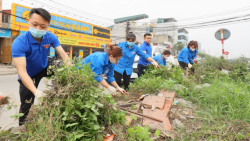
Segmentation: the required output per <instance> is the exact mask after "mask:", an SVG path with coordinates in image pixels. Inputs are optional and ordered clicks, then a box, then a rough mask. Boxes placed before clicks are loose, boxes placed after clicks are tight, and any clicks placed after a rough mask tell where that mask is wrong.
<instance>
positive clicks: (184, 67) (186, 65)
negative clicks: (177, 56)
mask: <svg viewBox="0 0 250 141" xmlns="http://www.w3.org/2000/svg"><path fill="white" fill-rule="evenodd" d="M191 64H192V63H191ZM179 65H180V66H181V67H182V68H183V69H184V70H185V69H186V68H187V67H188V64H186V63H184V62H182V61H179ZM192 65H193V64H192ZM191 72H192V73H194V69H193V68H191Z"/></svg>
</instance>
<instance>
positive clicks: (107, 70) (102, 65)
mask: <svg viewBox="0 0 250 141" xmlns="http://www.w3.org/2000/svg"><path fill="white" fill-rule="evenodd" d="M122 55H123V53H122V49H121V48H119V47H113V46H110V48H109V49H108V51H107V52H96V53H92V54H91V55H89V56H88V57H86V58H84V59H83V63H82V64H86V65H88V63H90V68H91V69H92V71H93V72H94V73H95V75H96V76H95V80H96V81H97V82H99V83H100V84H101V85H102V86H103V87H105V88H107V89H108V90H109V92H110V93H111V94H112V95H116V91H120V92H121V93H126V91H125V90H124V89H122V88H120V87H119V85H117V83H116V81H115V79H114V76H113V73H114V67H115V66H116V64H117V62H118V60H119V59H120V58H121V57H122ZM101 75H106V76H107V79H108V82H109V83H111V84H112V85H113V86H114V87H115V88H114V87H112V86H110V85H109V84H108V83H107V82H106V81H105V80H104V79H103V78H102V77H101Z"/></svg>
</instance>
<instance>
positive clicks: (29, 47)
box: [12, 8, 70, 125]
mask: <svg viewBox="0 0 250 141" xmlns="http://www.w3.org/2000/svg"><path fill="white" fill-rule="evenodd" d="M50 19H51V15H50V14H49V12H48V11H46V10H45V9H42V8H33V9H31V11H30V14H29V21H28V24H29V31H28V32H26V33H24V34H22V35H20V36H18V37H17V38H16V40H15V41H14V42H13V44H12V58H13V60H14V63H15V65H16V68H17V72H18V77H19V78H18V81H19V83H20V88H19V93H20V101H21V106H20V111H19V113H23V114H24V116H22V117H20V118H19V125H22V124H24V122H25V119H26V117H27V115H28V113H29V109H30V107H31V106H32V104H33V103H34V98H36V99H37V100H40V99H39V98H41V97H45V96H46V94H44V93H43V92H42V91H40V90H37V87H38V84H39V82H40V80H41V79H42V78H43V77H45V76H47V66H48V58H47V56H48V53H49V50H50V46H53V47H54V48H55V50H56V52H57V53H58V54H59V55H60V56H61V58H62V59H63V61H64V62H65V64H67V65H70V62H69V61H67V59H68V55H67V54H66V53H65V51H64V50H63V48H62V47H61V45H60V42H59V40H58V38H57V37H56V36H55V35H54V34H52V33H50V32H47V29H48V28H49V23H50Z"/></svg>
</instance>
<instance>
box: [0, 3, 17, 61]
mask: <svg viewBox="0 0 250 141" xmlns="http://www.w3.org/2000/svg"><path fill="white" fill-rule="evenodd" d="M1 9H2V7H1ZM10 13H11V10H2V12H1V14H0V15H1V16H2V18H1V21H0V22H1V23H0V62H2V63H8V64H10V63H11V44H12V40H13V38H11V37H12V31H11V28H10V23H11V22H10ZM13 35H15V34H13Z"/></svg>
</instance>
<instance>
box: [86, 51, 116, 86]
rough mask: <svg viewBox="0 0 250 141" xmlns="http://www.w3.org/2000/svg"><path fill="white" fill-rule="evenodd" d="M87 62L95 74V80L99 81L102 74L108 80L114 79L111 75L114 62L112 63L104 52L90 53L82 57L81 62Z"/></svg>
mask: <svg viewBox="0 0 250 141" xmlns="http://www.w3.org/2000/svg"><path fill="white" fill-rule="evenodd" d="M88 63H90V68H91V69H92V71H93V72H94V73H95V75H96V76H95V80H96V81H97V82H101V81H102V80H103V78H102V77H101V75H102V74H104V75H106V76H107V78H108V82H113V81H115V79H114V76H113V73H114V67H115V64H112V63H111V62H110V61H109V56H108V54H107V53H106V52H96V53H92V54H91V55H89V56H88V57H86V58H84V59H83V63H82V64H86V65H88Z"/></svg>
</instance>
